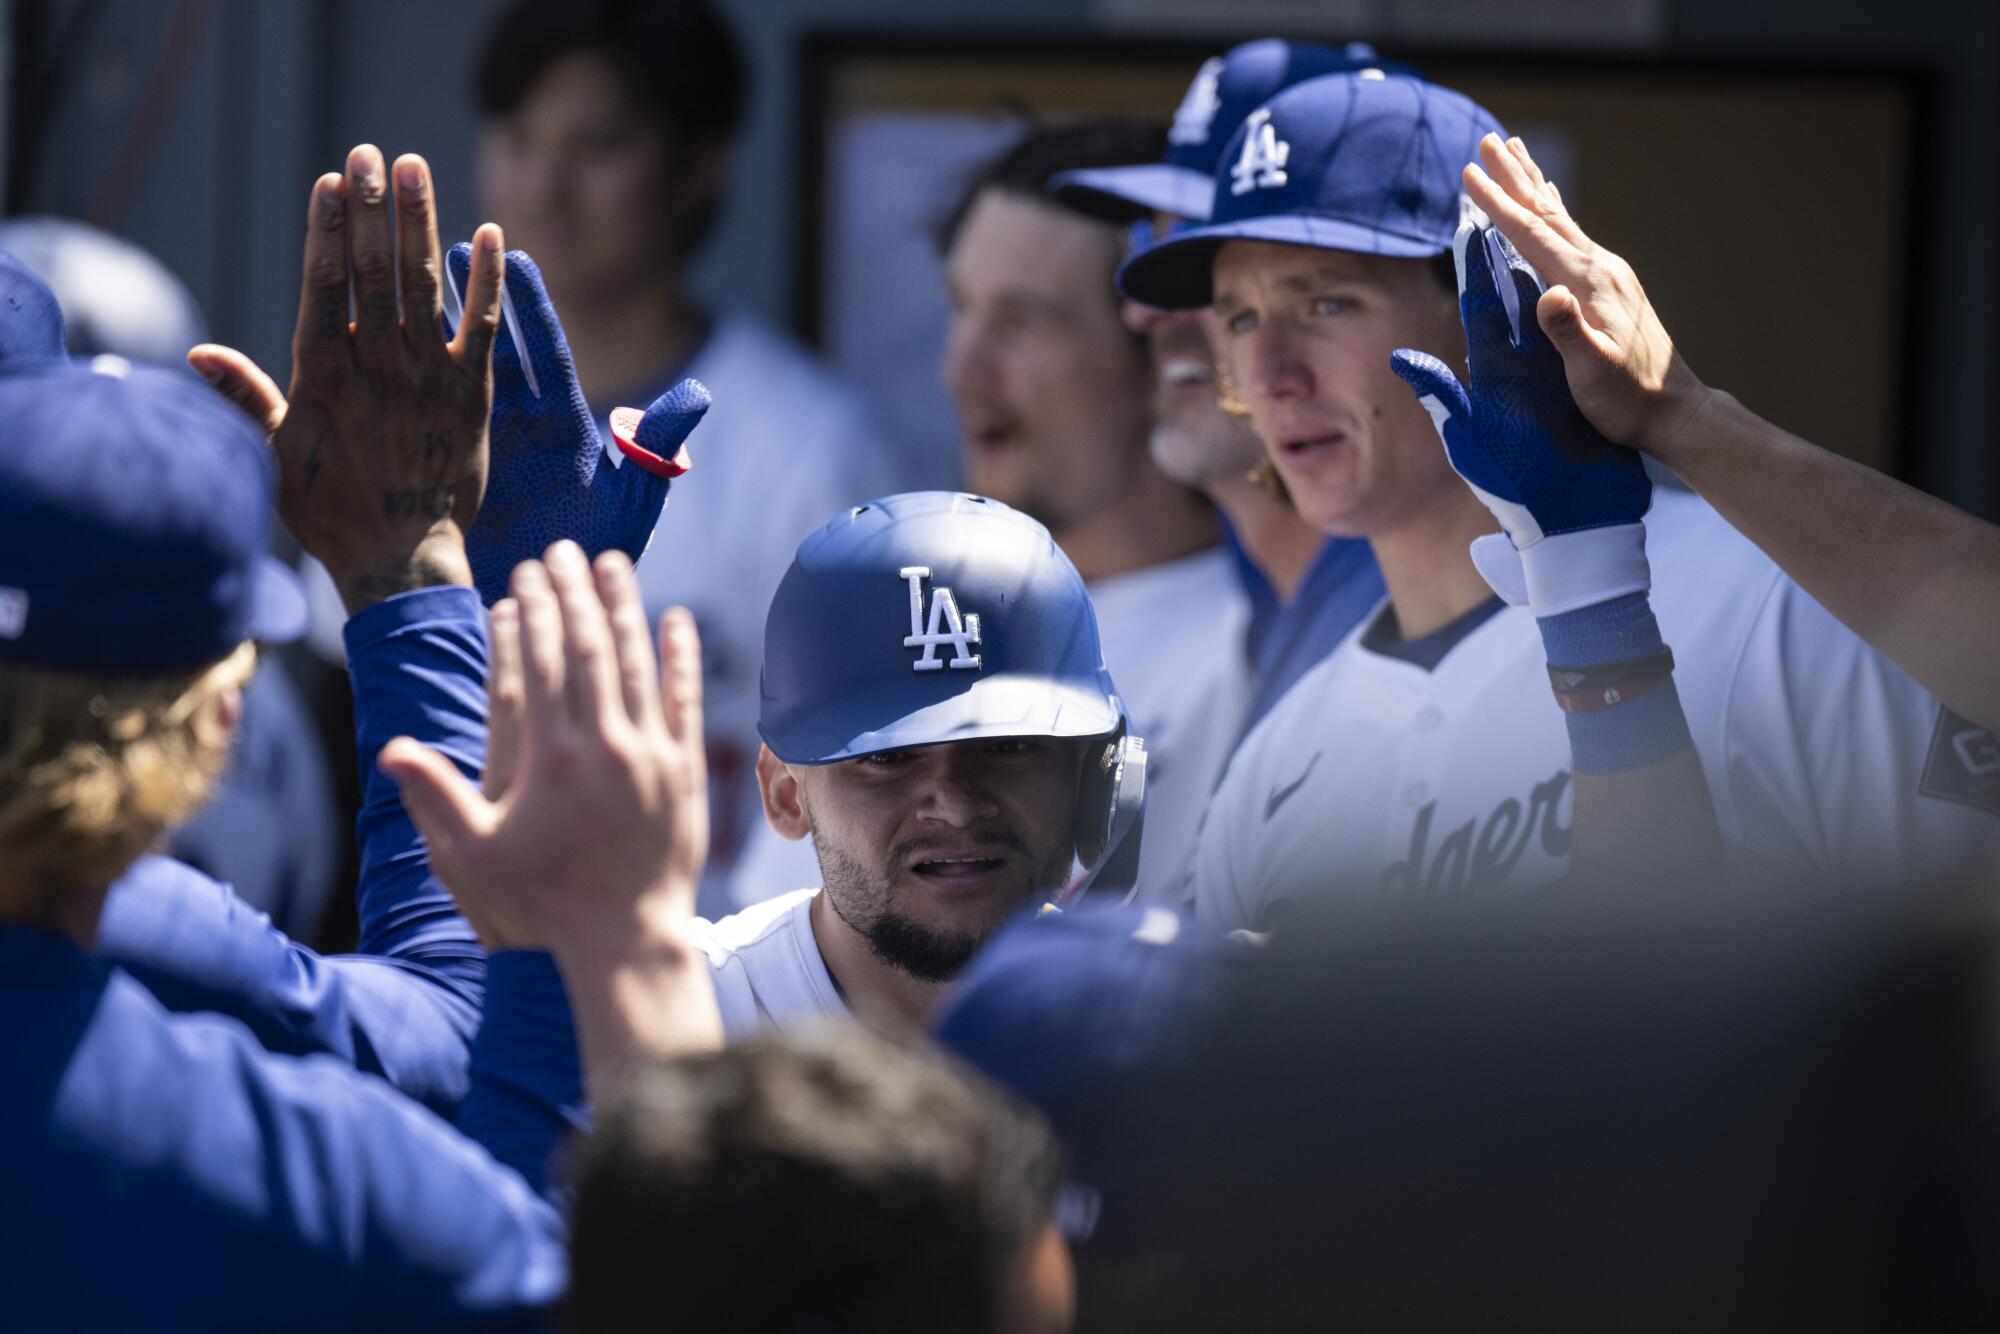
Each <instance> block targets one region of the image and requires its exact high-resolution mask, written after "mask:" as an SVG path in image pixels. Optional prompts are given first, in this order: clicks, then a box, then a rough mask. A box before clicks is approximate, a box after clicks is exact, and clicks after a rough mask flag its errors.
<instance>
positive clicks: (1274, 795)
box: [1264, 750, 1326, 824]
mask: <svg viewBox="0 0 2000 1334" xmlns="http://www.w3.org/2000/svg"><path fill="white" fill-rule="evenodd" d="M1325 753H1326V752H1324V751H1319V750H1316V751H1314V752H1313V757H1312V758H1311V759H1309V760H1307V761H1306V770H1305V772H1304V773H1302V774H1300V775H1299V776H1298V777H1297V778H1294V779H1293V780H1292V781H1291V782H1289V783H1287V784H1285V785H1284V786H1283V787H1274V788H1272V789H1271V795H1270V796H1268V797H1266V798H1265V799H1264V823H1265V824H1269V823H1271V817H1272V816H1274V815H1276V814H1277V813H1278V807H1280V806H1282V805H1284V804H1285V803H1286V802H1287V801H1290V800H1291V798H1292V793H1294V792H1297V791H1298V790H1299V789H1300V788H1302V787H1304V786H1305V782H1306V779H1308V778H1311V777H1312V771H1313V766H1314V765H1316V764H1318V763H1319V757H1320V756H1321V755H1323V754H1325Z"/></svg>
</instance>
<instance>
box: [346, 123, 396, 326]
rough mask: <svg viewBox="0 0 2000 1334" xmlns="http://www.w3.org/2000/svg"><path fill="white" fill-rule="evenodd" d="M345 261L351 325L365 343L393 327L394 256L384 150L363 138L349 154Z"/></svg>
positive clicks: (394, 318) (394, 300)
mask: <svg viewBox="0 0 2000 1334" xmlns="http://www.w3.org/2000/svg"><path fill="white" fill-rule="evenodd" d="M347 266H348V269H349V271H350V272H352V273H353V275H354V306H355V311H356V314H357V318H356V320H355V326H356V328H357V330H358V331H359V332H360V334H361V335H362V338H363V341H364V343H365V342H366V341H368V340H369V339H379V338H381V337H383V336H386V335H387V334H388V333H390V332H391V331H392V330H394V329H395V327H396V260H395V250H394V242H393V239H392V232H391V227H390V221H389V177H388V174H387V173H386V172H385V171H384V169H383V163H382V150H381V149H379V148H377V147H375V145H373V144H361V145H359V146H358V147H356V148H355V149H354V150H353V151H351V152H350V153H348V155H347Z"/></svg>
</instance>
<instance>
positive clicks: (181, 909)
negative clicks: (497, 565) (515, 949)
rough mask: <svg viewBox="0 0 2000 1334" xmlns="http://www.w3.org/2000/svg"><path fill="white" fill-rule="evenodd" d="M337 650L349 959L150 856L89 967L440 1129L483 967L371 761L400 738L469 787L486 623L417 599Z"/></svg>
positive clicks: (457, 599) (110, 911) (118, 899)
mask: <svg viewBox="0 0 2000 1334" xmlns="http://www.w3.org/2000/svg"><path fill="white" fill-rule="evenodd" d="M346 635H347V651H348V664H349V670H350V673H351V675H352V679H353V683H354V697H355V709H354V711H355V734H356V744H357V746H358V747H359V750H360V758H361V775H362V809H361V814H360V817H359V819H358V820H357V822H356V833H357V836H358V838H359V842H360V852H361V877H360V883H359V885H358V887H357V889H356V896H357V900H358V904H357V906H358V910H359V915H360V923H361V931H360V950H361V952H360V953H359V954H358V955H350V956H345V957H338V958H329V957H321V956H320V955H317V954H315V953H314V952H313V951H312V950H310V949H307V948H306V947H304V946H302V945H299V944H297V943H296V942H294V941H292V940H290V939H288V938H287V937H286V936H285V935H283V934H282V933H281V932H279V931H277V930H276V929H275V928H273V927H272V926H271V924H270V922H269V920H268V919H267V918H265V917H264V916H263V915H262V914H260V913H257V912H256V911H254V910H252V909H251V908H249V907H248V906H247V905H245V904H244V903H243V902H242V901H241V900H239V899H237V898H236V896H235V895H234V894H232V893H231V892H230V891H229V890H227V889H226V888H225V887H223V886H220V885H218V884H216V883H215V882H214V881H211V880H209V879H208V878H207V877H205V876H202V875H201V874H200V873H199V872H196V871H194V870H193V869H191V868H189V867H186V866H182V865H180V864H178V863H175V862H172V861H169V860H167V859H166V858H159V857H152V858H145V859H142V860H141V861H140V862H139V863H138V864H137V865H136V866H135V867H134V868H133V870H132V871H131V872H130V873H128V874H127V875H126V876H125V877H124V878H123V879H122V880H121V881H120V882H119V883H118V884H117V885H116V886H114V887H113V888H112V891H111V894H110V896H109V898H108V899H107V900H106V903H105V911H104V916H103V919H102V922H101V924H100V927H99V936H98V952H99V954H100V955H101V956H102V957H104V958H106V959H108V960H109V961H111V962H113V963H116V964H118V965H119V966H121V967H123V968H124V969H126V970H127V971H128V972H130V973H131V974H132V975H133V976H134V977H136V978H137V979H139V980H140V981H141V982H143V983H144V984H145V985H146V987H147V988H148V989H149V990H151V991H152V992H153V993H154V995H156V996H157V997H159V999H160V1000H161V1001H162V1002H164V1003H165V1004H166V1005H167V1006H168V1007H169V1008H171V1009H174V1010H178V1011H213V1012H216V1013H219V1014H225V1015H228V1016H230V1017H232V1018H234V1019H237V1020H238V1021H240V1022H241V1023H243V1024H244V1025H245V1026H247V1027H248V1028H249V1029H250V1031H251V1032H252V1033H253V1034H255V1035H256V1037H257V1038H258V1040H259V1041H260V1042H262V1043H263V1044H264V1045H265V1046H266V1047H267V1048H268V1049H270V1050H272V1051H276V1052H284V1053H290V1054H297V1055H303V1054H307V1053H324V1054H327V1055H332V1056H336V1057H339V1058H341V1059H342V1060H345V1061H348V1062H350V1063H352V1064H353V1065H355V1066H357V1067H358V1068H360V1069H362V1070H365V1071H368V1072H369V1073H371V1074H378V1075H381V1076H383V1077H384V1078H386V1079H388V1080H389V1081H390V1082H391V1083H393V1084H395V1085H396V1086H397V1087H398V1088H400V1089H402V1090H403V1091H405V1092H406V1093H409V1094H411V1095H412V1096H414V1097H416V1098H418V1099H420V1100H421V1101H423V1102H424V1103H426V1104H427V1105H429V1106H431V1107H433V1108H435V1109H437V1110H439V1111H441V1112H444V1113H446V1114H450V1113H451V1112H452V1111H453V1110H454V1109H455V1108H456V1106H457V1104H458V1102H459V1100H460V1099H461V1098H463V1097H464V1096H465V1092H466V1089H467V1087H468V1082H469V1073H468V1055H469V1051H468V1049H469V1046H470V1044H471V1041H472V1037H473V1034H474V1033H475V1032H476V1031H477V1029H478V1024H479V1006H480V1001H481V997H482V995H483V991H484V986H485V977H486V955H485V952H484V951H483V950H482V949H481V948H480V946H479V942H478V938H477V936H476V935H475V933H474V932H473V930H472V928H471V926H470V925H469V924H468V923H467V922H466V921H465V919H464V917H462V916H461V915H460V914H459V912H458V908H457V905H456V904H455V903H453V901H452V898H451V894H450V891H448V890H447V889H445V887H444V886H443V885H442V884H441V883H440V882H439V881H438V880H437V879H436V878H435V877H433V876H432V875H431V874H430V868H429V863H428V859H427V857H426V855H425V852H424V846H423V840H422V838H421V837H420V836H419V835H418V833H417V831H416V827H415V826H414V825H413V824H412V823H411V821H410V819H409V817H408V816H407V815H406V814H405V813H404V812H403V808H402V803H401V801H400V799H399V797H398V793H397V790H396V785H395V784H394V783H393V782H391V781H390V780H388V779H387V778H385V777H383V776H382V775H381V774H380V773H379V772H377V770H376V768H375V755H376V754H377V752H379V751H380V750H381V748H382V747H383V745H385V744H386V743H387V742H388V741H389V740H390V738H392V737H395V736H399V735H408V736H412V737H415V738H416V739H417V740H419V741H423V742H426V743H428V744H430V745H433V746H436V747H437V748H438V749H439V750H440V751H442V752H443V753H444V754H445V755H447V756H449V757H450V758H451V759H452V760H453V761H454V762H455V763H456V764H457V765H458V766H459V768H460V769H461V770H462V771H464V772H465V773H466V774H467V775H468V776H471V777H474V778H476V777H477V776H478V774H479V771H480V767H481V765H482V764H483V762H484V760H485V751H486V688H485V678H486V635H485V626H484V621H483V619H482V613H481V611H480V607H479V602H478V598H477V596H476V595H475V594H474V593H473V591H472V590H471V589H469V588H458V587H449V588H429V589H422V590H419V591H417V592H413V593H405V594H402V595H400V596H397V597H393V598H390V599H387V600H386V601H383V602H381V603H378V604H376V605H375V606H373V607H369V608H367V609H366V610H364V611H362V612H361V613H360V614H358V615H356V616H355V617H354V618H353V619H352V620H350V621H349V622H348V624H347V628H346Z"/></svg>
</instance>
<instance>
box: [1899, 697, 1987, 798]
mask: <svg viewBox="0 0 2000 1334" xmlns="http://www.w3.org/2000/svg"><path fill="white" fill-rule="evenodd" d="M1917 791H1919V792H1921V793H1922V794H1923V795H1924V796H1926V797H1942V798H1944V799H1945V800H1946V801H1956V802H1958V803H1960V804H1961V805H1965V806H1977V807H1978V808H1979V809H1980V810H1982V811H1986V812H1989V813H1990V814H1993V815H2000V737H1995V736H1994V735H1993V733H1992V732H1990V731H1988V730H1987V729H1986V728H1984V727H1981V726H1980V725H1979V724H1978V723H1975V722H1972V721H1971V720H1969V719H1966V718H1963V717H1960V716H1959V715H1958V714H1956V713H1953V712H1952V711H1951V710H1950V709H1947V708H1944V707H1943V706H1939V708H1938V722H1937V730H1936V731H1934V732H1932V733H1931V752H1930V754H1929V756H1927V757H1926V758H1925V760H1924V779H1923V782H1922V783H1921V784H1920V785H1919V786H1918V788H1917Z"/></svg>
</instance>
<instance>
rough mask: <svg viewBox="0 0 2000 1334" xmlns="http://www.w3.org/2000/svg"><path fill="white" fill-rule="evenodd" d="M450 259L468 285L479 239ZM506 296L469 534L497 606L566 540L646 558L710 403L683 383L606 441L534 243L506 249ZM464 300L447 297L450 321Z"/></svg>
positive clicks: (629, 411) (477, 574) (475, 574)
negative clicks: (480, 484)
mask: <svg viewBox="0 0 2000 1334" xmlns="http://www.w3.org/2000/svg"><path fill="white" fill-rule="evenodd" d="M447 263H448V265H449V268H450V276H451V286H452V287H454V288H455V289H457V290H458V291H463V290H464V288H465V284H466V282H467V279H468V276H469V273H470V271H471V263H472V247H471V246H469V245H466V244H464V243H463V242H461V243H460V244H458V245H455V246H453V247H452V248H451V253H450V255H449V256H447ZM506 295H507V306H506V320H505V327H504V328H503V330H502V331H501V335H500V336H499V337H498V338H495V339H494V340H493V420H492V428H491V436H490V439H491V442H492V443H491V460H492V461H491V463H490V465H489V467H488V469H487V476H486V498H485V499H484V500H483V501H481V502H480V505H479V516H478V518H477V519H475V520H474V521H473V525H472V531H470V532H468V533H467V534H466V535H465V548H466V555H467V557H468V558H469V559H470V561H471V563H472V581H473V584H474V585H475V586H476V587H477V588H478V590H479V598H480V601H482V602H484V603H485V604H486V605H487V606H489V607H490V606H492V605H493V604H494V603H495V602H497V601H499V600H500V599H501V598H503V597H506V596H507V579H508V576H509V575H511V574H512V573H513V572H514V567H515V566H516V565H518V564H520V563H521V562H522V561H524V560H536V559H539V558H540V557H541V555H542V553H543V552H544V551H546V550H548V548H549V545H550V544H551V543H553V542H555V541H557V540H558V539H560V538H565V537H566V538H569V539H570V540H571V541H574V542H575V543H576V544H577V545H578V546H581V547H582V548H583V550H584V553H585V554H586V555H588V556H590V557H591V558H592V559H595V558H596V557H597V556H598V555H599V554H600V553H602V552H605V551H609V550H611V549H613V548H614V547H615V548H616V549H618V550H619V551H622V552H624V553H625V554H626V555H627V556H630V557H631V558H632V559H633V560H634V561H637V560H638V559H639V557H640V556H641V555H643V554H644V553H645V550H646V544H647V543H648V542H649V541H651V540H652V536H653V529H654V528H655V527H657V526H658V524H659V521H660V511H661V510H663V509H664V508H665V507H666V503H667V489H668V484H669V482H670V480H671V479H672V478H674V477H677V476H679V475H680V474H681V473H684V472H686V471H687V469H688V466H689V465H688V461H687V451H686V450H685V448H683V444H684V442H685V441H686V440H687V437H688V433H689V432H690V431H692V430H694V428H695V424H696V423H697V422H699V421H700V420H701V417H702V414H703V413H705V412H707V411H708V405H709V396H708V390H707V389H705V388H704V387H703V386H702V385H701V383H700V381H698V380H682V381H681V382H680V383H679V384H677V385H675V386H674V387H673V388H672V389H670V390H668V391H667V392H666V393H665V394H663V395H661V396H660V397H659V398H658V399H656V400H655V401H654V403H653V405H652V406H651V407H650V408H648V409H646V411H645V412H644V413H643V414H641V413H640V412H639V411H638V410H637V409H635V408H619V409H617V410H615V411H614V412H613V413H612V414H611V421H612V435H613V439H612V440H611V441H610V442H609V443H606V442H605V441H603V440H602V439H600V438H599V437H598V434H597V424H596V423H595V422H594V421H593V420H592V418H591V415H590V404H589V403H588V402H587V401H586V400H585V399H584V396H583V389H582V387H581V386H579V385H578V384H577V379H576V366H575V363H573V362H572V361H571V360H570V355H569V341H568V340H567V339H565V338H564V337H563V331H562V324H561V322H560V321H559V320H557V319H556V309H555V306H554V304H553V303H552V302H550V300H549V294H548V291H547V289H546V288H544V287H543V286H542V275H541V272H540V271H539V270H537V269H536V268H535V262H534V261H533V260H532V259H529V258H528V256H527V253H526V252H525V251H520V250H510V251H508V252H507V273H506ZM456 306H457V303H456V302H453V301H451V300H450V299H449V298H447V307H448V318H447V324H448V325H449V324H450V323H451V318H450V317H455V316H456V314H457V309H456ZM606 463H608V464H609V465H610V466H608V467H606V466H603V465H605V464H606ZM628 465H629V466H628Z"/></svg>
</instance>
